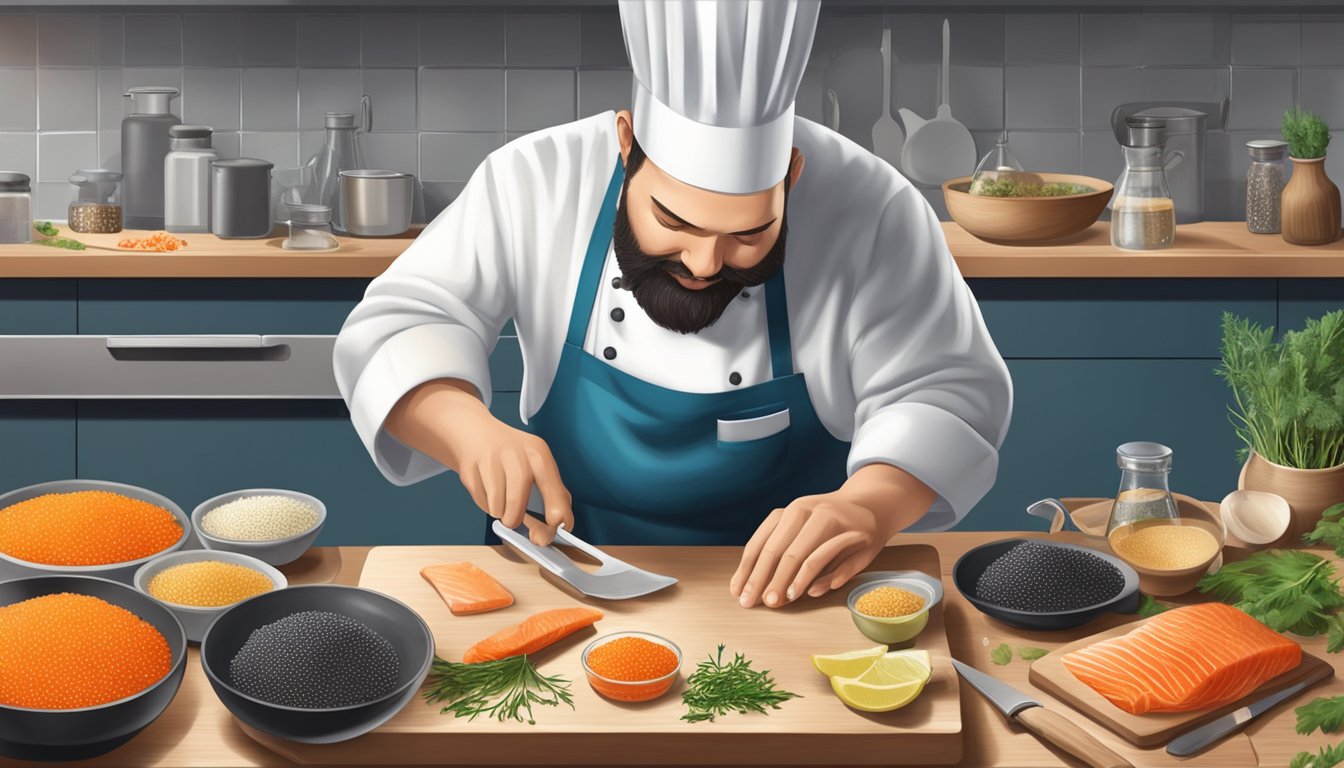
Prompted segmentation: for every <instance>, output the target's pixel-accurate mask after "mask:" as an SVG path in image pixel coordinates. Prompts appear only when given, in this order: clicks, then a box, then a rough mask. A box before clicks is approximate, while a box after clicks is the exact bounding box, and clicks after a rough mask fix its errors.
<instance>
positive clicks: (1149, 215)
mask: <svg viewBox="0 0 1344 768" xmlns="http://www.w3.org/2000/svg"><path fill="white" fill-rule="evenodd" d="M1125 124H1126V127H1127V128H1128V131H1129V138H1128V140H1127V141H1126V143H1125V144H1123V145H1122V146H1121V150H1123V152H1124V156H1125V169H1124V171H1122V172H1121V173H1120V179H1119V180H1118V181H1116V182H1115V196H1114V197H1112V198H1111V203H1110V207H1111V244H1112V245H1114V246H1115V247H1117V248H1125V249H1127V250H1131V251H1152V250H1158V249H1161V248H1167V247H1169V246H1170V245H1171V244H1172V242H1173V241H1175V239H1176V205H1175V203H1173V202H1172V199H1171V189H1170V187H1168V186H1167V173H1166V172H1167V171H1168V170H1170V169H1172V168H1175V167H1176V166H1177V165H1179V164H1180V162H1181V160H1182V159H1183V158H1184V155H1183V154H1182V153H1180V152H1172V153H1170V154H1166V155H1164V154H1163V150H1164V148H1165V146H1166V140H1167V130H1166V121H1164V120H1163V119H1161V118H1156V117H1148V116H1139V115H1134V116H1130V117H1127V118H1125Z"/></svg>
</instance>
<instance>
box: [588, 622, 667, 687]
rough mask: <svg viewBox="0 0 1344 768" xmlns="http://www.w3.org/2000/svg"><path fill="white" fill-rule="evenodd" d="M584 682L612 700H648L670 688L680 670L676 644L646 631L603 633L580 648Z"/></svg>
mask: <svg viewBox="0 0 1344 768" xmlns="http://www.w3.org/2000/svg"><path fill="white" fill-rule="evenodd" d="M583 671H584V672H585V673H587V675H588V684H589V685H591V686H592V687H593V690H595V691H597V692H598V693H600V694H601V695H603V696H605V697H607V698H608V699H612V700H614V701H627V702H634V701H649V700H652V699H656V698H658V697H659V696H662V695H663V694H664V693H667V692H668V690H669V689H671V688H672V684H673V683H674V682H676V680H677V675H678V674H679V673H680V672H681V649H680V648H678V647H677V644H676V643H674V642H672V641H671V640H668V639H667V638H664V637H659V636H658V635H653V634H649V633H648V632H616V633H613V634H610V635H604V636H602V637H599V638H597V639H596V640H594V641H592V642H591V643H589V644H588V647H587V648H584V649H583Z"/></svg>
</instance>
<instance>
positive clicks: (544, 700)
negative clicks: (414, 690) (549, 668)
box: [424, 654, 574, 725]
mask: <svg viewBox="0 0 1344 768" xmlns="http://www.w3.org/2000/svg"><path fill="white" fill-rule="evenodd" d="M424 696H425V701H427V702H429V703H430V704H436V703H438V702H448V706H446V707H444V708H443V709H441V710H439V714H442V715H446V714H448V713H449V712H452V713H453V715H454V716H456V717H465V718H467V719H469V720H475V719H476V718H477V717H478V716H479V715H485V716H486V717H493V718H495V719H496V720H499V721H500V722H503V721H505V720H517V721H518V722H520V723H522V722H526V723H527V724H529V725H535V724H536V721H535V720H533V719H532V705H533V704H540V705H543V706H547V707H558V706H560V705H561V704H568V705H569V708H570V709H573V708H574V700H573V698H572V697H571V696H570V693H569V681H568V680H566V679H565V678H563V677H560V676H558V675H554V676H551V677H546V676H544V675H542V674H541V673H540V672H538V671H537V668H536V666H535V665H534V664H533V663H532V662H531V660H529V659H528V658H527V655H526V654H524V655H521V656H510V657H508V658H506V659H498V660H495V661H481V662H477V663H475V664H463V663H461V662H455V661H444V660H443V659H441V658H439V657H438V656H435V657H434V664H433V665H432V666H431V668H430V672H429V679H428V688H426V690H425V693H424ZM524 711H526V713H527V714H526V716H524V714H523V713H524Z"/></svg>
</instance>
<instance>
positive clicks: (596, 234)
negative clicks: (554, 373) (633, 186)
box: [565, 155, 625, 349]
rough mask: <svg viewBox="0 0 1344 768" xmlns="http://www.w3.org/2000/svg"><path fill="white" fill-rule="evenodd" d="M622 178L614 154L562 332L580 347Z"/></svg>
mask: <svg viewBox="0 0 1344 768" xmlns="http://www.w3.org/2000/svg"><path fill="white" fill-rule="evenodd" d="M624 180H625V163H623V162H621V158H620V156H619V155H617V157H616V169H615V170H614V171H612V172H611V181H610V182H609V183H608V184H607V193H606V195H605V196H604V197H603V198H602V209H601V210H600V211H598V214H597V221H596V222H594V223H593V234H592V236H591V237H589V238H588V252H587V254H585V255H584V257H583V268H582V269H581V270H580V271H579V285H578V288H576V289H575V291H574V308H573V309H572V310H570V313H569V333H568V334H566V335H565V343H566V344H569V345H570V346H574V347H578V348H579V349H583V337H584V336H586V335H587V334H588V319H589V318H590V317H592V314H593V303H594V302H596V301H597V290H598V285H597V283H598V281H599V280H601V279H602V267H603V265H604V264H605V263H606V261H607V250H608V249H609V248H610V246H611V227H612V224H613V223H615V221H616V203H617V201H618V200H620V197H621V183H622V182H623V181H624Z"/></svg>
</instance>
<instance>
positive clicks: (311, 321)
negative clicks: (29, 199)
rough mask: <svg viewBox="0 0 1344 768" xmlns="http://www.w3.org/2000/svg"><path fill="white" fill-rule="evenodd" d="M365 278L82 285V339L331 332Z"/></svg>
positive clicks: (359, 293) (359, 294)
mask: <svg viewBox="0 0 1344 768" xmlns="http://www.w3.org/2000/svg"><path fill="white" fill-rule="evenodd" d="M367 286H368V281H367V280H325V279H324V280H297V279H272V280H233V279H210V280H80V281H79V333H90V334H100V335H105V336H115V335H129V334H162V333H285V334H335V333H337V332H338V331H340V330H341V325H342V324H343V323H344V322H345V318H346V317H347V316H348V315H349V314H350V310H352V309H354V307H355V305H356V304H358V303H359V300H360V299H361V298H363V296H364V289H365V288H366V287H367Z"/></svg>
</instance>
